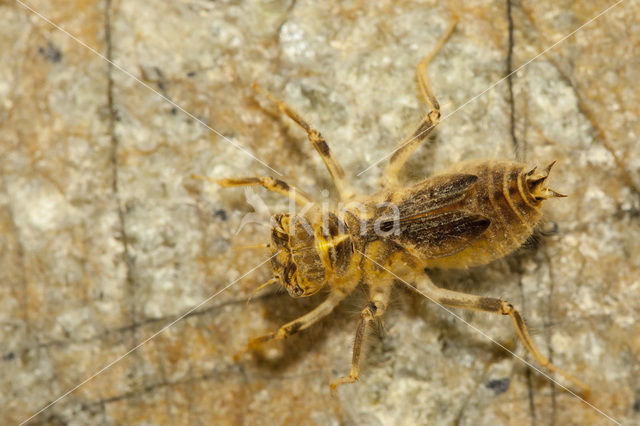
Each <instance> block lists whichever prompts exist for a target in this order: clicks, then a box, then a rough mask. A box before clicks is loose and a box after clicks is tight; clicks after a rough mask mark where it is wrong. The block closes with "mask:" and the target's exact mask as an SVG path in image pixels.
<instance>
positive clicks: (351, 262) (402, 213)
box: [217, 25, 589, 395]
mask: <svg viewBox="0 0 640 426" xmlns="http://www.w3.org/2000/svg"><path fill="white" fill-rule="evenodd" d="M453 27H454V25H452V26H451V27H450V28H449V30H448V31H447V34H446V35H445V36H444V37H443V38H442V39H441V41H440V43H439V45H438V47H436V49H435V50H434V51H433V53H431V54H430V55H429V56H427V57H426V58H425V59H424V60H423V61H422V62H421V63H420V64H419V65H418V83H419V87H420V91H421V93H422V95H423V96H424V99H425V100H426V103H427V105H428V107H429V109H430V112H429V113H428V114H427V115H426V116H425V117H424V119H423V120H422V122H421V123H420V125H419V126H418V128H417V129H416V130H415V132H413V133H412V135H411V136H410V137H409V138H407V140H406V141H405V142H404V143H402V144H401V145H400V147H399V148H398V149H397V150H396V151H395V153H394V154H393V155H392V156H391V158H390V160H389V163H388V165H387V166H386V169H385V170H384V173H383V176H382V179H381V186H382V190H381V191H380V192H378V193H377V194H374V195H373V196H370V197H365V196H361V195H357V194H356V192H355V191H354V190H353V188H352V187H351V186H350V185H349V183H348V182H347V181H346V179H345V174H344V171H343V169H342V167H341V166H340V165H339V164H338V162H337V161H336V159H335V157H334V156H333V154H332V153H331V150H330V149H329V147H328V145H327V143H326V142H325V140H324V138H323V137H322V135H321V134H320V133H319V132H318V131H317V130H316V129H314V128H313V127H312V126H311V125H309V124H308V123H307V122H306V121H305V120H303V119H302V118H301V117H300V116H299V115H298V114H297V113H296V112H294V111H293V110H292V109H291V108H290V107H289V106H287V105H286V104H285V103H283V102H281V101H279V100H277V99H275V98H274V97H272V96H271V95H269V94H268V93H266V92H264V91H263V90H262V89H260V88H259V87H258V86H256V89H257V90H258V91H259V92H260V93H262V94H264V95H265V96H267V97H268V98H269V99H271V101H273V102H274V103H275V104H276V105H277V106H278V108H279V109H280V111H282V112H283V113H285V114H286V115H287V116H289V117H290V118H291V119H293V120H294V121H295V122H296V123H297V124H298V125H300V127H302V128H303V129H304V130H305V131H306V132H307V135H308V138H309V140H310V141H311V143H312V144H313V146H314V148H315V149H316V151H317V152H318V154H320V156H321V157H322V159H323V161H324V164H325V165H326V167H327V169H328V170H329V173H330V174H331V176H332V178H333V181H334V182H335V185H336V187H337V190H338V193H339V195H340V199H341V202H342V203H344V204H346V207H345V208H344V209H342V210H341V211H337V210H329V211H326V209H325V211H323V209H322V208H321V207H320V205H319V204H317V203H314V202H313V200H312V199H311V197H309V196H308V195H305V194H304V193H303V192H301V191H300V190H297V189H295V188H293V187H291V186H289V185H288V184H287V183H285V182H283V181H281V180H278V179H274V178H271V177H247V178H239V179H223V180H219V181H217V182H218V183H220V184H221V185H222V186H225V187H232V186H246V185H261V186H263V187H264V188H266V189H268V190H271V191H275V192H278V193H280V194H283V195H286V196H288V197H289V198H291V199H292V200H293V201H295V203H296V204H299V205H301V206H304V207H305V209H304V213H302V214H276V215H274V216H273V217H272V229H271V243H270V244H269V247H270V248H271V250H272V253H273V257H272V260H271V264H272V268H273V273H274V278H273V279H272V280H270V281H269V282H267V284H269V283H275V282H278V283H280V284H282V285H283V286H284V287H285V288H286V290H287V291H288V293H289V294H290V295H291V296H292V297H296V298H297V297H305V296H309V295H312V294H314V293H316V292H317V291H318V290H320V289H321V288H323V287H325V286H328V287H329V288H330V292H329V295H328V297H327V299H326V300H325V301H324V302H322V303H321V304H320V305H319V306H318V307H316V308H315V309H313V310H312V311H311V312H309V313H307V314H306V315H303V316H302V317H300V318H298V319H296V320H294V321H291V322H289V323H287V324H285V325H283V326H282V327H280V328H279V329H278V330H277V331H275V332H273V333H269V334H267V335H264V336H262V337H258V338H256V339H253V340H251V342H250V343H249V349H251V348H255V347H257V346H258V345H261V344H263V343H265V342H268V341H270V340H277V339H284V338H286V337H287V336H290V335H292V334H294V333H296V332H298V331H301V330H304V329H306V328H308V327H310V326H311V325H312V324H314V323H316V322H317V321H319V320H320V319H322V318H324V317H325V316H327V315H328V314H329V313H330V312H331V311H332V310H333V309H334V308H335V307H336V306H337V305H338V304H339V303H340V302H341V301H342V300H343V299H344V298H345V297H346V296H348V295H349V294H350V293H351V292H352V291H353V290H354V289H355V288H356V286H357V285H358V283H360V282H364V283H366V284H367V285H368V288H369V302H368V303H367V305H366V306H365V307H364V309H363V310H362V313H361V315H360V320H359V322H358V326H357V329H356V338H355V343H354V348H353V359H352V366H351V373H350V374H349V376H347V377H343V378H340V379H339V380H337V381H335V382H334V383H332V384H331V389H332V390H335V388H336V386H338V385H339V384H342V383H352V382H354V381H356V380H357V379H358V373H359V364H360V354H361V348H362V345H363V342H364V340H365V337H366V334H367V328H368V327H369V326H370V324H371V322H372V321H373V320H374V319H376V318H379V317H381V316H382V315H383V314H384V312H385V310H386V309H387V306H388V304H389V295H390V292H391V288H392V285H393V282H394V281H396V280H401V281H403V282H404V283H406V284H408V285H410V286H411V287H412V288H414V290H417V291H418V292H420V293H421V294H423V295H426V296H427V297H428V298H430V299H432V300H434V301H436V302H437V303H439V304H442V305H444V306H448V307H453V308H463V309H473V310H479V311H484V312H490V313H494V314H499V315H508V316H509V317H510V318H511V320H512V322H513V325H514V327H515V329H516V331H517V333H518V336H519V337H520V340H521V341H522V343H523V344H524V346H525V347H526V349H527V350H528V351H529V352H530V353H531V354H532V355H533V357H534V358H535V359H536V361H537V362H538V363H539V364H540V365H541V366H543V367H546V368H547V369H549V370H551V371H553V372H555V373H558V374H560V375H562V376H564V377H565V378H566V379H568V380H569V381H571V382H572V383H573V384H574V385H576V386H577V387H578V388H580V391H581V392H582V393H583V394H585V395H586V394H587V393H588V390H589V388H588V387H587V385H585V384H584V383H583V382H581V381H580V380H578V379H576V378H574V377H573V376H571V375H570V374H568V373H566V372H564V371H562V370H560V369H558V368H557V367H555V366H554V365H553V364H551V363H550V362H549V360H548V359H547V358H546V357H545V356H544V355H542V353H541V352H540V351H539V350H538V349H537V347H536V345H535V344H534V342H533V340H532V339H531V336H530V335H529V333H528V331H527V328H526V327H525V324H524V321H523V319H522V316H521V315H520V314H519V313H518V311H517V310H516V309H514V307H513V305H512V304H511V303H509V302H507V301H503V300H500V299H497V298H490V297H481V296H475V295H471V294H465V293H460V292H456V291H451V290H446V289H443V288H440V287H437V286H436V285H435V284H433V282H431V280H430V279H429V277H428V276H427V275H426V274H425V272H424V270H425V268H434V267H438V268H467V267H470V266H477V265H484V264H487V263H489V262H491V261H493V260H495V259H499V258H501V257H503V256H505V255H507V254H508V253H510V252H512V251H514V250H515V249H517V248H518V247H520V246H521V244H522V243H523V242H524V241H525V240H526V239H527V238H528V237H529V236H530V235H531V234H532V232H533V229H534V227H535V226H536V224H537V223H538V221H539V219H540V217H541V211H540V205H541V204H542V202H543V201H544V200H546V199H548V198H552V197H563V195H561V194H558V193H557V192H555V191H553V190H551V189H549V188H548V187H547V186H546V180H547V177H548V175H549V171H550V169H551V167H552V166H553V164H554V163H551V164H550V165H549V166H548V167H546V168H545V169H544V170H542V171H540V172H538V171H536V168H533V169H532V170H529V169H528V168H526V166H525V165H524V164H520V163H517V162H513V161H508V160H491V161H476V162H469V163H462V164H459V165H456V166H454V167H453V168H452V169H450V170H449V171H446V172H444V173H442V174H439V175H436V176H433V177H430V178H428V179H426V180H423V181H422V182H419V183H416V184H414V185H412V186H409V187H401V186H399V184H398V182H397V175H398V172H399V170H400V169H401V167H402V166H403V164H404V163H405V162H406V160H407V159H408V158H409V156H410V155H411V153H412V152H413V151H414V150H415V149H416V148H417V147H418V145H419V144H420V143H421V142H422V141H423V140H424V139H425V138H426V137H427V136H428V134H429V133H430V131H431V130H432V129H433V127H434V126H435V125H436V124H437V123H438V120H439V118H440V112H439V105H438V102H437V100H436V99H435V97H434V95H433V94H432V92H431V90H430V88H429V85H428V82H427V77H426V72H425V69H426V65H427V63H428V62H429V60H430V59H431V57H432V56H433V55H434V54H435V53H436V52H437V50H438V49H439V47H440V46H441V45H442V43H444V41H445V40H446V38H447V37H448V35H449V34H450V33H451V31H452V30H453ZM262 287H263V286H261V287H260V288H262Z"/></svg>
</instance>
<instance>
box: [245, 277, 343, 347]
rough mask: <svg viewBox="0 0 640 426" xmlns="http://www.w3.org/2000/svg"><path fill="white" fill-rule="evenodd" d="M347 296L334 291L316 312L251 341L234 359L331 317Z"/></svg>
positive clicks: (313, 311)
mask: <svg viewBox="0 0 640 426" xmlns="http://www.w3.org/2000/svg"><path fill="white" fill-rule="evenodd" d="M346 295H347V294H346V293H344V292H341V291H336V290H332V291H331V293H329V297H327V299H326V300H325V301H324V302H322V303H321V304H320V305H318V306H317V307H316V308H315V309H314V310H312V311H311V312H309V313H307V314H305V315H303V316H301V317H300V318H298V319H295V320H293V321H291V322H288V323H286V324H285V325H283V326H282V327H280V328H279V329H278V330H276V331H274V332H273V333H269V334H265V335H264V336H260V337H256V338H254V339H251V340H250V341H249V344H248V345H247V348H246V349H245V350H244V351H241V352H240V353H238V354H236V356H235V357H234V358H236V359H237V358H238V357H239V356H240V355H241V354H243V353H245V352H246V351H249V350H255V349H257V348H258V347H260V346H261V345H263V344H264V343H267V342H269V341H271V340H282V339H285V338H287V337H289V336H291V335H292V334H295V333H297V332H298V331H301V330H304V329H307V328H309V327H311V326H312V325H313V324H315V323H316V322H318V321H320V320H321V319H322V318H324V317H326V316H327V315H329V314H330V313H331V311H333V309H334V308H335V307H336V306H338V304H339V303H340V302H341V301H342V300H343V299H344V298H345V297H346Z"/></svg>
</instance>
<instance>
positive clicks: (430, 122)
mask: <svg viewBox="0 0 640 426" xmlns="http://www.w3.org/2000/svg"><path fill="white" fill-rule="evenodd" d="M457 23H458V20H457V19H454V20H453V21H452V22H451V24H450V25H449V27H448V28H447V30H446V31H445V33H444V35H443V36H442V37H441V38H440V40H439V41H438V43H437V44H436V46H435V47H434V49H433V50H432V51H431V52H430V53H429V54H428V55H427V56H425V57H424V59H423V60H422V61H420V63H419V64H418V67H417V68H418V69H417V71H418V72H417V74H418V88H419V89H420V93H421V94H422V97H423V98H424V101H425V103H426V104H427V106H428V107H429V110H430V111H429V113H428V114H427V115H426V116H425V117H424V118H423V119H422V121H421V122H420V124H419V125H418V128H417V129H416V130H415V131H414V132H413V133H412V134H411V136H409V137H408V138H406V139H404V140H403V141H402V142H401V143H400V146H399V147H398V148H397V149H396V151H395V152H394V153H393V155H392V156H391V158H390V159H389V163H388V164H387V167H386V168H385V170H384V172H383V175H382V180H381V184H382V186H384V187H386V188H390V187H393V186H395V185H397V180H398V173H399V172H400V169H401V168H402V166H403V165H404V163H405V162H406V161H407V159H408V158H409V157H410V156H411V154H412V153H413V151H415V150H416V148H417V147H418V146H419V145H420V144H421V143H422V141H424V140H425V139H426V138H427V136H429V133H431V131H432V130H433V128H434V127H435V126H436V125H437V124H438V122H439V121H440V104H439V103H438V100H437V99H436V97H435V95H434V94H433V92H432V91H431V88H430V86H429V79H428V78H427V65H428V64H429V62H431V60H432V59H433V57H434V56H435V55H436V54H437V53H438V51H439V50H440V49H441V48H442V46H443V45H444V44H445V43H446V41H447V40H448V39H449V37H450V36H451V34H452V33H453V30H454V29H455V27H456V24H457Z"/></svg>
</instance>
